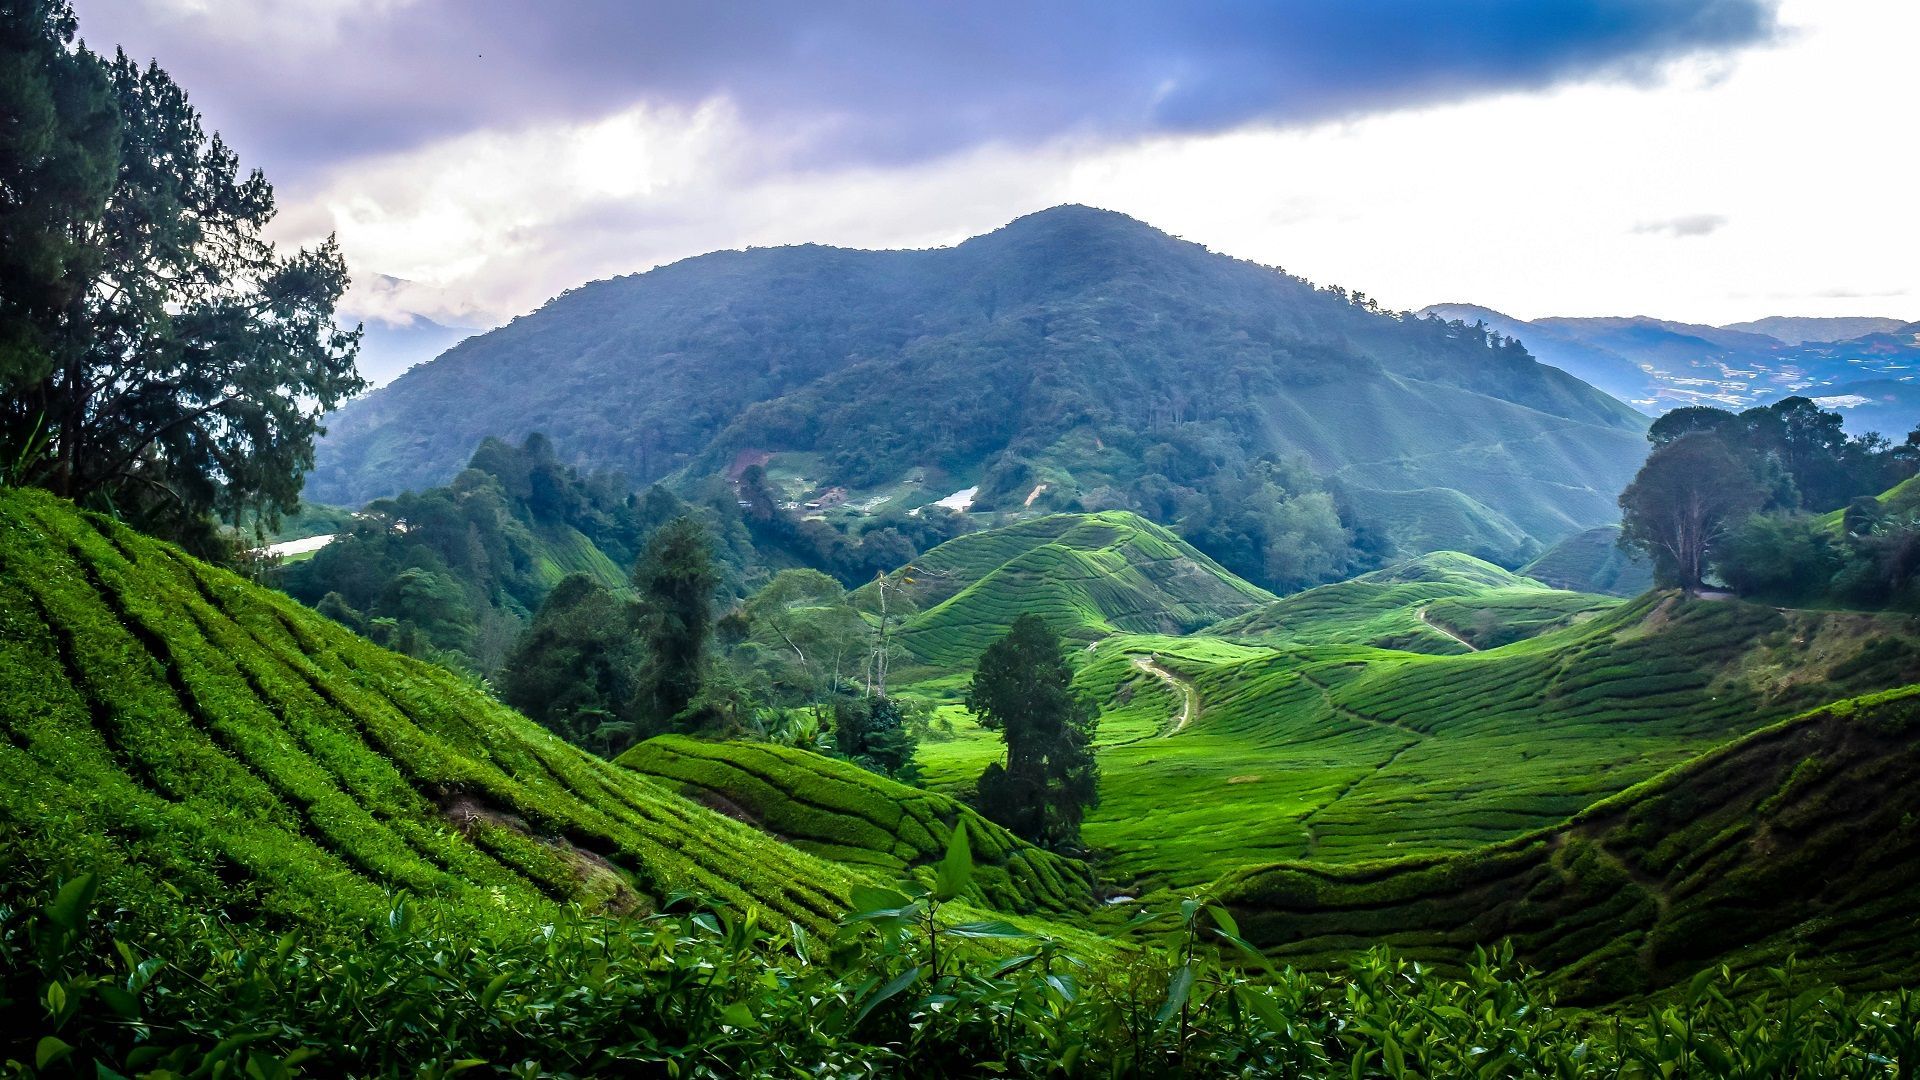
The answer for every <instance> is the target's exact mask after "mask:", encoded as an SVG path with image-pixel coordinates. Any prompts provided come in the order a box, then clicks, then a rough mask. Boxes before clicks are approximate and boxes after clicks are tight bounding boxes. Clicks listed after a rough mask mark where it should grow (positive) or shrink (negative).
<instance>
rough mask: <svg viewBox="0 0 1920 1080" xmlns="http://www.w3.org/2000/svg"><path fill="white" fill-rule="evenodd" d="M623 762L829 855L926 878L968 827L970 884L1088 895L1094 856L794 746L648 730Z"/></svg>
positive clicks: (1051, 902) (994, 890) (1028, 893)
mask: <svg viewBox="0 0 1920 1080" xmlns="http://www.w3.org/2000/svg"><path fill="white" fill-rule="evenodd" d="M619 763H620V764H621V765H624V766H626V767H627V768H630V769H633V770H634V771H636V772H639V773H641V774H643V775H646V776H648V777H650V778H652V779H654V780H657V781H659V782H660V783H661V784H662V785H664V786H666V787H668V788H671V789H675V790H680V791H683V792H685V793H686V794H688V795H690V796H691V797H693V798H694V799H695V800H697V801H700V802H703V803H706V804H707V805H709V806H712V807H714V808H715V809H718V810H720V811H721V812H723V813H727V814H730V815H733V816H736V817H738V818H740V819H741V820H743V821H747V822H749V823H751V824H752V825H753V826H754V827H755V828H758V829H761V830H762V831H765V832H769V833H772V834H773V835H775V836H778V837H779V838H780V839H782V840H784V841H785V842H787V843H789V844H792V845H794V846H795V847H797V848H799V849H800V850H802V851H806V852H808V853H810V854H813V855H818V856H820V857H821V858H823V859H832V860H834V861H836V862H842V863H847V864H849V865H852V866H855V867H859V868H863V869H867V870H871V871H873V872H874V873H875V875H876V876H877V877H879V878H880V879H881V880H884V881H897V880H901V879H904V878H907V877H909V876H918V877H922V878H925V879H927V880H926V882H925V883H926V884H929V885H930V884H931V879H932V867H933V866H934V865H935V864H937V863H938V862H939V861H940V859H941V858H942V857H943V856H944V855H945V854H946V851H947V844H948V842H949V840H950V839H951V837H952V835H953V830H954V829H955V828H956V827H957V826H958V824H959V823H960V822H965V823H966V827H967V838H968V843H969V845H970V847H971V850H972V852H973V862H974V876H973V883H972V884H971V885H970V886H969V888H968V893H967V895H968V896H969V897H970V898H971V899H973V900H974V901H976V902H978V903H980V904H983V905H985V906H987V907H991V908H996V909H999V910H1001V911H1009V912H1049V911H1050V912H1071V911H1084V910H1086V909H1087V908H1088V907H1089V906H1091V901H1092V890H1093V881H1092V875H1091V874H1090V873H1089V872H1088V870H1087V867H1086V864H1084V863H1082V862H1079V861H1077V860H1073V859H1067V858H1063V857H1062V856H1059V855H1056V854H1054V853H1052V852H1049V851H1043V850H1041V849H1039V848H1036V847H1034V846H1033V845H1031V844H1028V843H1026V842H1025V841H1023V840H1021V839H1019V838H1018V837H1016V836H1014V835H1013V834H1012V833H1010V832H1008V831H1007V830H1005V829H1003V828H1001V827H1000V826H998V825H995V824H993V823H992V822H990V821H988V820H987V819H985V818H983V817H981V816H980V815H979V814H977V813H974V811H973V810H972V809H971V808H969V807H967V806H965V805H963V804H961V803H959V802H956V801H955V800H953V799H950V798H948V797H946V796H944V795H940V794H937V793H935V792H930V791H923V790H921V789H918V788H911V787H908V786H906V785H905V784H898V783H895V782H894V781H892V780H888V779H887V778H885V777H882V776H876V775H875V774H873V773H870V772H868V771H866V770H865V769H862V768H860V767H859V766H857V765H853V764H850V763H848V762H845V761H838V760H835V759H832V758H827V757H822V756H821V755H819V754H813V753H808V752H807V751H805V750H796V749H793V748H791V747H785V746H773V745H769V744H767V743H754V742H703V741H701V740H697V739H689V738H686V737H684V736H661V737H659V738H654V739H649V740H647V741H646V742H643V743H641V744H639V745H638V746H635V747H634V748H633V749H631V750H629V751H627V752H626V753H625V754H622V755H621V756H620V758H619Z"/></svg>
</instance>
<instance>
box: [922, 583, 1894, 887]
mask: <svg viewBox="0 0 1920 1080" xmlns="http://www.w3.org/2000/svg"><path fill="white" fill-rule="evenodd" d="M1456 558H1457V557H1456ZM1397 587H1403V586H1389V588H1397ZM1336 588H1337V587H1336ZM1532 591H1533V592H1534V593H1535V594H1537V597H1536V599H1535V601H1533V602H1531V603H1530V602H1529V601H1528V599H1527V592H1528V591H1527V590H1525V589H1519V588H1513V587H1507V588H1486V589H1484V590H1483V591H1482V592H1481V593H1479V594H1473V593H1467V594H1463V595H1460V596H1458V597H1455V598H1445V599H1441V600H1427V599H1424V598H1422V597H1421V596H1420V594H1418V593H1412V594H1409V595H1403V596H1402V597H1401V601H1402V606H1401V607H1400V608H1399V609H1397V610H1394V609H1386V610H1367V609H1366V608H1364V607H1359V608H1357V609H1356V611H1355V615H1354V619H1355V622H1356V624H1357V626H1356V627H1355V628H1353V629H1349V630H1347V631H1346V632H1345V633H1343V628H1342V626H1341V624H1340V621H1339V618H1338V614H1337V611H1330V612H1326V613H1324V619H1325V621H1324V622H1322V623H1321V624H1319V626H1318V629H1317V632H1318V633H1320V634H1321V635H1323V636H1324V637H1327V638H1333V637H1339V636H1352V637H1363V636H1365V633H1364V630H1365V628H1366V626H1367V624H1373V625H1374V626H1376V627H1377V626H1380V625H1383V624H1390V625H1398V626H1401V627H1407V626H1412V625H1414V622H1415V620H1416V618H1417V615H1416V613H1417V612H1418V611H1420V610H1421V609H1423V608H1424V609H1426V611H1427V614H1428V615H1429V617H1430V618H1435V621H1438V622H1442V623H1443V625H1446V626H1448V627H1449V628H1451V629H1454V630H1455V632H1456V633H1460V632H1461V631H1465V633H1462V634H1461V636H1462V638H1463V639H1464V640H1465V641H1466V642H1468V643H1473V642H1475V640H1476V638H1478V640H1479V641H1480V642H1484V645H1483V646H1482V647H1481V650H1480V651H1475V652H1467V651H1466V650H1465V648H1464V646H1462V645H1460V643H1459V642H1448V643H1446V646H1443V645H1442V644H1441V641H1440V640H1439V639H1435V641H1434V649H1435V652H1434V654H1423V653H1416V652H1409V651H1403V650H1392V649H1382V648H1377V647H1372V646H1366V645H1356V644H1339V643H1306V644H1303V643H1295V642H1288V641H1286V640H1284V638H1275V639H1272V640H1269V641H1266V642H1247V643H1233V642H1230V641H1228V640H1226V639H1223V638H1220V637H1215V636H1194V637H1187V638H1163V637H1153V636H1133V635H1120V636H1114V637H1110V638H1107V639H1105V640H1103V641H1101V642H1100V643H1098V645H1097V646H1096V647H1094V648H1093V649H1091V650H1079V651H1077V652H1076V658H1077V660H1078V663H1079V669H1078V672H1077V675H1076V682H1077V685H1079V686H1080V688H1081V689H1082V690H1084V691H1085V692H1087V693H1088V694H1090V695H1091V696H1092V697H1093V698H1094V699H1095V700H1096V701H1097V702H1099V703H1100V705H1101V707H1102V720H1101V728H1100V738H1099V744H1098V745H1099V761H1100V768H1101V788H1100V796H1101V802H1100V805H1099V807H1098V808H1097V809H1095V810H1094V811H1093V812H1091V813H1090V814H1089V815H1088V818H1087V823H1086V828H1085V835H1086V839H1087V841H1088V843H1089V844H1090V845H1092V846H1093V847H1095V848H1096V849H1097V850H1098V851H1100V852H1101V855H1102V858H1103V860H1104V864H1103V870H1102V873H1103V876H1105V877H1107V878H1108V879H1109V880H1115V881H1118V882H1121V883H1131V884H1132V886H1133V888H1134V889H1135V890H1136V891H1137V890H1152V889H1155V888H1161V887H1166V888H1174V889H1189V888H1193V887H1196V886H1198V885H1201V884H1203V883H1204V882H1206V881H1208V880H1210V879H1212V878H1214V877H1216V876H1218V874H1219V873H1220V872H1221V871H1222V869H1224V868H1226V867H1230V866H1234V865H1240V864H1247V863H1250V862H1259V861H1275V860H1288V859H1293V860H1301V859H1304V860H1311V861H1314V862H1324V863H1361V862H1370V861H1374V860H1378V859H1382V858H1390V857H1398V856H1406V855H1412V854H1416V853H1428V854H1436V853H1442V852H1452V851H1463V850H1469V849H1471V848H1474V847H1477V846H1479V845H1482V844H1487V843H1492V842H1496V841H1500V840H1504V839H1507V838H1510V837H1513V836H1516V835H1520V834H1523V833H1526V832H1528V831H1531V830H1535V829H1540V828H1546V827H1549V826H1551V825H1554V824H1556V823H1557V822H1560V821H1562V820H1565V819H1566V818H1567V817H1568V816H1569V815H1571V814H1574V813H1577V812H1579V811H1580V810H1581V809H1583V808H1584V807H1586V806H1588V805H1590V804H1592V803H1593V802H1595V801H1597V800H1599V799H1602V798H1605V797H1607V796H1609V795H1611V794H1614V793H1615V792H1618V791H1620V790H1622V789H1624V788H1626V787H1628V786H1630V785H1632V784H1634V783H1637V782H1639V781H1641V780H1644V779H1646V778H1648V777H1650V776H1652V775H1654V774H1655V773H1657V772H1659V771H1660V770H1662V769H1665V768H1668V767H1671V766H1673V765H1677V764H1679V763H1681V762H1683V761H1685V760H1687V759H1688V758H1690V757H1692V756H1694V755H1697V754H1699V753H1701V752H1703V751H1705V750H1708V749H1710V748H1712V747H1714V746H1716V745H1718V744H1720V743H1722V742H1725V741H1727V740H1728V739H1731V738H1735V737H1737V736H1739V735H1741V734H1743V733H1745V732H1748V731H1751V730H1753V729H1754V728H1755V727H1757V726H1759V725H1762V724H1765V723H1768V722H1770V721H1773V720H1777V719H1779V718H1781V717H1784V716H1788V715H1791V714H1792V713H1794V712H1796V711H1799V710H1803V709H1807V708H1811V707H1814V706H1818V705H1821V704H1824V703H1827V702H1831V701H1834V700H1837V699H1840V698H1843V697H1846V696H1848V695H1852V694H1860V693H1866V692H1869V691H1874V690H1879V689H1884V688H1887V687H1892V686H1899V685H1904V684H1906V683H1911V682H1915V681H1920V620H1915V619H1913V618H1909V617H1905V616H1894V615H1864V614H1854V613H1844V612H1812V611H1784V612H1783V611H1777V610H1775V609H1773V608H1770V607H1765V606H1762V605H1756V604H1745V603H1739V602H1728V601H1705V600H1696V601H1685V600H1682V599H1680V598H1678V597H1677V596H1675V595H1673V594H1657V593H1656V594H1649V595H1648V596H1646V597H1643V598H1641V599H1640V600H1637V601H1633V602H1629V603H1624V604H1621V603H1614V604H1613V605H1612V606H1607V605H1608V602H1607V601H1606V600H1605V599H1604V598H1585V602H1587V603H1596V602H1597V603H1598V604H1599V605H1600V606H1597V607H1593V608H1590V609H1587V610H1584V611H1583V610H1576V611H1574V612H1572V613H1571V614H1569V613H1567V612H1565V611H1563V610H1556V609H1555V608H1554V606H1553V605H1554V598H1556V597H1569V598H1570V597H1573V596H1575V595H1576V594H1564V593H1557V592H1554V591H1552V590H1546V589H1534V590H1532ZM1303 595H1310V594H1303ZM1445 604H1453V605H1458V608H1457V609H1456V610H1447V609H1445V608H1442V605H1445ZM1436 609H1439V610H1440V614H1443V615H1445V616H1446V619H1444V620H1443V619H1439V618H1437V617H1435V611H1436ZM1480 612H1490V613H1491V614H1490V615H1488V617H1487V623H1486V626H1487V629H1486V630H1485V631H1482V630H1481V629H1480V627H1479V625H1478V623H1477V622H1476V619H1477V617H1478V616H1477V614H1475V613H1480ZM1447 620H1452V621H1447ZM1483 634H1484V636H1482V635H1483ZM1527 635H1533V636H1527ZM1504 638H1523V639H1522V640H1514V641H1513V642H1512V643H1511V644H1505V645H1500V644H1498V642H1499V641H1500V640H1503V639H1504ZM1443 647H1450V648H1448V651H1449V652H1450V654H1449V655H1439V654H1438V653H1439V652H1440V651H1441V649H1442V648H1443ZM1142 659H1149V660H1150V662H1151V663H1152V665H1153V666H1154V667H1156V668H1158V669H1161V670H1163V671H1166V672H1168V673H1170V674H1172V675H1173V676H1175V677H1176V678H1177V679H1178V680H1179V681H1180V683H1181V684H1182V686H1181V689H1182V690H1183V691H1190V692H1191V694H1192V698H1191V701H1190V702H1189V701H1186V700H1183V696H1184V695H1183V694H1176V693H1175V692H1174V688H1173V687H1170V686H1168V685H1167V683H1166V682H1164V681H1163V680H1162V679H1161V678H1159V677H1157V676H1156V675H1155V674H1154V673H1153V672H1151V671H1147V670H1143V669H1142V667H1141V665H1140V664H1139V663H1138V661H1140V660H1142ZM1189 704H1191V705H1192V706H1193V707H1194V708H1195V715H1194V718H1193V719H1192V720H1191V722H1190V723H1189V724H1187V725H1186V726H1185V727H1184V728H1182V729H1180V730H1178V731H1177V732H1176V731H1174V730H1173V728H1174V724H1173V722H1172V721H1173V718H1174V717H1176V716H1177V715H1178V714H1179V713H1180V712H1181V711H1182V709H1183V708H1186V707H1188V705H1189ZM956 730H957V731H958V733H959V737H958V738H956V739H954V740H951V741H949V742H944V743H935V744H927V745H923V746H922V747H921V753H920V758H921V761H922V763H923V767H924V769H925V773H926V775H927V776H928V777H929V780H930V782H931V783H932V784H933V785H934V786H936V787H938V788H941V789H943V790H954V789H961V788H964V787H965V786H967V785H969V784H971V783H972V781H973V779H974V778H975V777H977V776H978V775H979V771H980V769H981V768H982V767H983V766H984V765H985V763H986V762H987V761H989V760H992V759H993V758H994V756H995V754H996V753H997V745H996V742H995V740H994V738H993V735H992V733H990V732H984V731H981V730H979V729H978V728H977V727H976V726H975V725H972V724H971V723H970V722H967V721H966V720H964V718H961V717H956Z"/></svg>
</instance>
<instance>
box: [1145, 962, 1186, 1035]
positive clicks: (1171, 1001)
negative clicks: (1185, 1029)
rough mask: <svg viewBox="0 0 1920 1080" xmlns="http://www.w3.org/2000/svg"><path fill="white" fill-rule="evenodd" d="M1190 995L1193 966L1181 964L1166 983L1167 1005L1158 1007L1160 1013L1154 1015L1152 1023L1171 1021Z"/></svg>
mask: <svg viewBox="0 0 1920 1080" xmlns="http://www.w3.org/2000/svg"><path fill="white" fill-rule="evenodd" d="M1192 993H1193V965H1192V964H1181V965H1180V970H1178V971H1175V972H1174V973H1173V978H1172V979H1171V980H1169V981H1168V983H1167V1003H1166V1004H1165V1005H1162V1006H1160V1011H1159V1012H1158V1013H1156V1014H1155V1015H1154V1018H1153V1022H1154V1023H1155V1024H1164V1023H1166V1022H1167V1021H1168V1020H1171V1019H1173V1014H1174V1013H1177V1012H1179V1011H1180V1009H1181V1007H1182V1006H1184V1005H1185V1004H1186V1003H1187V998H1188V997H1189V996H1191V995H1192Z"/></svg>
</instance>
